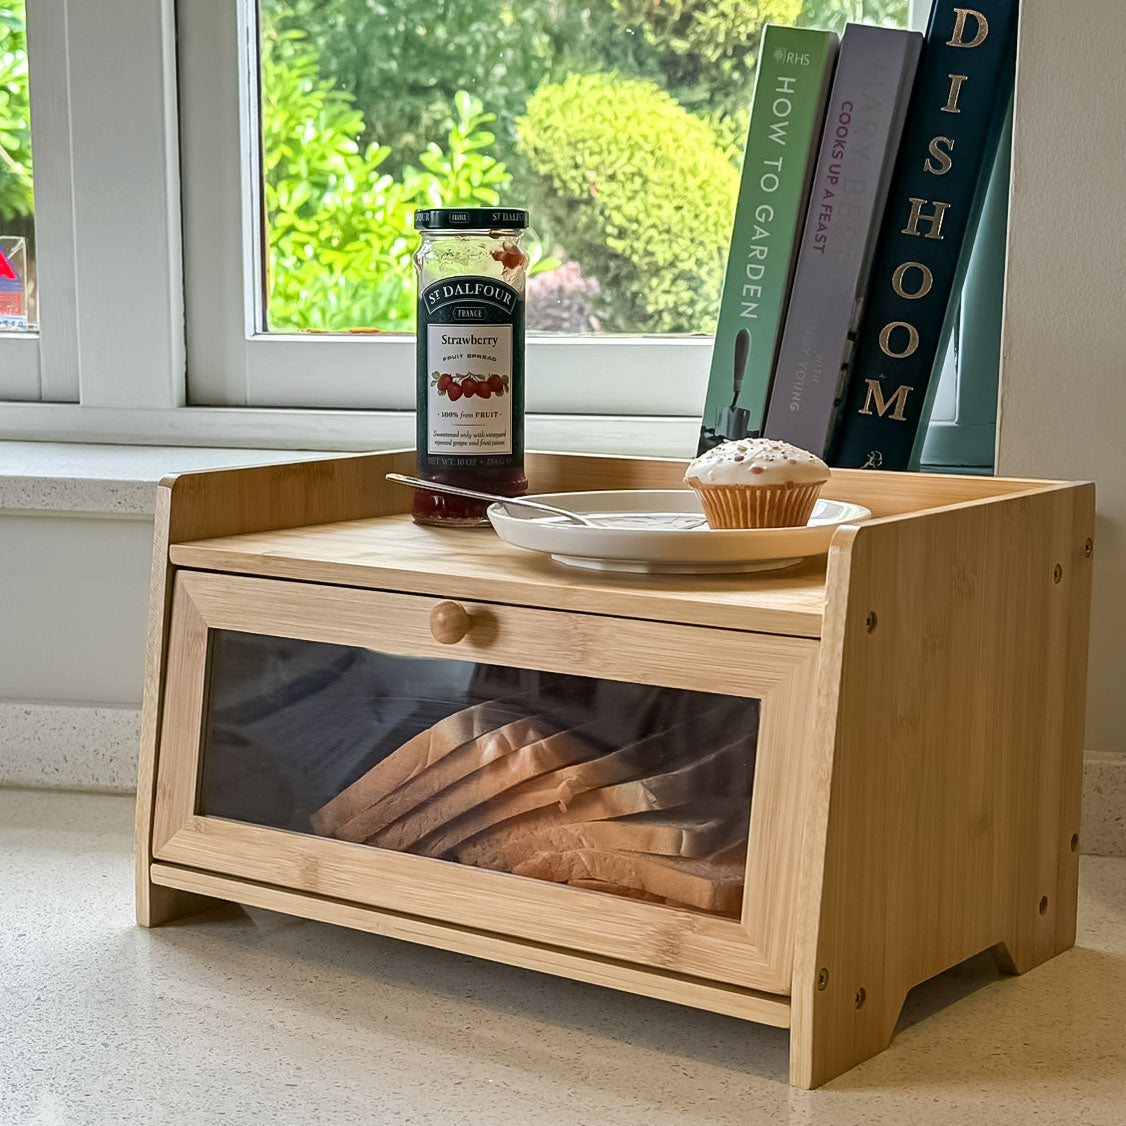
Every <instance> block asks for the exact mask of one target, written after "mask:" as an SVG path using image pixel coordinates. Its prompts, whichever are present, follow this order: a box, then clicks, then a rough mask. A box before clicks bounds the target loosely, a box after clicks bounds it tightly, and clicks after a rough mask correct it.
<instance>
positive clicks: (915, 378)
mask: <svg viewBox="0 0 1126 1126" xmlns="http://www.w3.org/2000/svg"><path fill="white" fill-rule="evenodd" d="M1017 2H1018V0H976V4H975V6H974V7H966V6H963V5H958V4H955V3H954V2H953V0H934V4H933V6H932V9H931V14H930V21H929V24H928V28H927V31H926V34H925V35H921V34H919V33H918V32H910V31H899V30H896V29H893V28H884V27H869V26H867V25H863V24H849V25H848V26H847V27H846V29H845V32H844V35H843V37H842V38H841V39H840V40H838V37H837V36H836V35H835V34H834V33H832V32H828V31H817V30H811V29H804V28H790V27H778V26H774V25H768V26H767V27H766V28H765V29H764V32H763V43H762V50H761V52H760V55H759V69H758V76H757V78H756V81H755V91H754V99H753V103H752V109H751V125H750V131H749V133H748V137H747V148H746V154H745V156H744V160H743V174H742V180H741V183H740V188H739V198H738V202H737V205H736V214H735V225H734V231H733V234H732V240H731V252H730V256H729V259H728V264H727V273H726V276H725V279H724V286H723V297H722V301H721V305H720V315H719V325H718V329H717V332H716V342H715V350H714V352H713V355H712V366H711V372H710V376H709V380H708V391H707V399H706V402H705V406H704V413H703V420H702V425H701V434H700V444H699V450H698V452H703V451H704V450H706V449H708V448H710V447H711V446H714V445H716V444H718V443H719V442H721V441H723V440H724V439H730V438H743V437H747V436H748V435H760V434H761V435H765V436H767V437H770V438H779V439H782V440H785V441H788V442H792V443H793V444H794V445H797V446H801V447H802V448H803V449H807V450H810V451H812V452H814V453H816V454H818V455H820V456H823V457H825V458H826V460H828V461H829V462H830V463H831V464H833V465H840V466H855V467H861V468H877V469H906V468H908V467H910V466H912V465H915V464H917V461H918V456H919V451H920V448H921V445H922V440H923V437H924V435H925V430H926V421H927V419H928V418H929V414H930V407H931V402H932V400H933V397H934V392H935V388H936V385H937V373H938V371H939V370H940V368H941V365H942V360H943V356H944V354H945V348H946V344H947V342H948V340H949V335H950V330H951V327H952V323H953V320H954V317H955V314H956V312H957V306H958V297H959V293H960V290H961V284H962V280H963V278H964V275H965V269H966V263H967V260H968V258H969V253H970V250H971V247H972V244H973V239H974V234H975V231H976V228H977V220H978V216H979V215H980V212H981V203H982V199H983V197H984V194H985V190H986V187H987V185H988V180H989V172H990V169H991V168H992V165H993V155H994V153H995V151H996V148H997V143H998V139H999V137H1000V133H1001V128H1002V124H1003V122H1004V119H1005V113H1006V109H1007V107H1008V103H1009V100H1010V98H1011V96H1012V87H1013V72H1014V64H1015V55H1016V20H1017Z"/></svg>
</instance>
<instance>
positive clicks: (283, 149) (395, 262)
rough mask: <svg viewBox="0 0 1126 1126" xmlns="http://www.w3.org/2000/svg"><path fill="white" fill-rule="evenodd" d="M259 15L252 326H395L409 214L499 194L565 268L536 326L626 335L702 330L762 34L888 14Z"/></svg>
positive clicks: (555, 0) (349, 9) (273, 8)
mask: <svg viewBox="0 0 1126 1126" xmlns="http://www.w3.org/2000/svg"><path fill="white" fill-rule="evenodd" d="M262 5H263V19H264V23H265V25H266V37H265V41H264V54H265V58H264V64H263V65H264V97H265V105H264V112H263V118H264V127H265V151H266V157H267V204H268V207H269V208H270V215H271V223H270V303H269V309H270V323H271V326H272V327H274V328H288V329H291V330H296V329H301V328H319V329H325V330H331V329H343V328H350V327H371V328H379V329H384V330H387V329H390V330H399V331H409V330H410V329H411V328H412V327H413V302H412V293H413V276H412V271H411V267H410V253H411V249H412V247H413V245H414V236H413V232H411V229H410V218H411V213H412V212H413V210H414V208H415V207H418V206H424V205H425V206H431V205H438V204H446V205H457V204H464V203H467V202H470V201H472V200H479V201H482V202H485V201H487V200H488V199H490V198H501V199H502V200H503V202H505V203H508V204H511V205H513V206H517V205H524V206H527V207H529V208H530V210H531V212H532V216H533V223H534V225H535V227H536V229H537V231H538V232H539V234H540V235H541V236H542V238H543V240H544V243H545V244H546V246H547V247H548V248H549V249H550V251H551V252H552V253H553V254H558V255H559V257H560V259H561V260H562V261H563V262H565V263H566V268H565V269H563V270H561V271H560V272H559V273H558V275H557V277H556V280H555V281H553V282H552V283H551V285H550V286H548V287H547V289H543V288H542V287H541V290H540V292H543V293H545V295H546V294H547V293H548V292H549V293H550V296H549V297H548V298H547V299H548V300H549V301H550V302H551V303H552V309H551V310H549V311H548V315H545V318H544V321H543V327H545V328H552V329H559V328H561V327H566V328H569V329H570V330H571V331H576V330H577V331H583V330H590V329H593V328H595V327H597V328H600V329H601V330H602V331H609V332H628V333H636V332H709V331H711V330H712V329H713V328H714V320H715V311H716V307H717V304H718V293H719V285H720V282H721V278H722V273H723V265H724V259H725V255H726V245H727V240H728V237H729V233H730V223H731V215H732V210H733V207H734V199H735V194H736V191H737V187H738V169H739V165H740V163H741V157H742V146H743V141H744V138H745V135H746V128H747V120H748V109H747V107H748V106H749V103H750V97H751V91H752V88H753V83H754V70H755V66H756V62H757V59H756V53H757V51H756V48H757V44H758V41H759V36H760V35H761V30H762V25H763V23H765V22H768V21H773V22H778V23H798V24H802V25H806V26H818V27H828V28H833V29H834V30H836V31H838V32H839V31H842V30H843V27H844V24H845V22H846V21H847V20H858V21H863V22H869V23H887V24H893V25H894V24H898V25H902V24H903V23H905V21H906V8H907V0H659V2H654V0H429V3H428V4H427V7H426V13H425V19H424V20H423V19H420V17H419V8H418V3H417V0H262ZM298 33H299V34H298ZM466 91H469V92H471V93H472V94H474V95H476V96H477V97H479V98H480V99H482V101H483V103H484V104H483V105H481V104H480V103H470V102H469V95H468V94H467V93H466ZM309 123H312V126H311V127H310V125H309ZM489 193H496V195H495V196H491V195H490V194H489ZM550 265H552V263H551V261H550V260H547V261H544V262H543V263H541V267H540V268H541V270H542V269H544V268H545V267H549V266H550ZM531 289H532V294H533V299H532V302H531V309H530V316H531V318H532V321H531V323H532V324H533V326H534V325H535V317H536V315H537V314H536V310H535V304H536V303H535V293H536V283H533V285H532V287H531ZM572 314H573V315H572Z"/></svg>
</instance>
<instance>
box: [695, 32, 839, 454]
mask: <svg viewBox="0 0 1126 1126" xmlns="http://www.w3.org/2000/svg"><path fill="white" fill-rule="evenodd" d="M837 42H838V40H837V37H836V35H834V34H833V32H831V31H813V30H810V29H807V28H798V27H779V26H777V25H775V24H767V25H766V27H764V28H763V33H762V46H761V49H760V51H759V63H758V74H757V75H756V77H755V92H754V97H753V98H752V101H751V126H750V129H749V130H748V132H747V148H746V152H745V154H744V156H743V174H742V178H741V180H740V182H739V200H738V203H737V204H736V207H735V225H734V228H733V230H732V233H731V251H730V253H729V255H728V259H727V273H726V275H725V276H724V281H723V296H722V297H721V299H720V305H719V324H718V326H717V328H716V335H715V348H714V349H713V351H712V366H711V372H710V374H709V376H708V391H707V397H706V399H705V400H704V415H703V419H702V421H701V426H700V445H699V449H698V450H697V452H698V453H703V452H704V450H707V449H710V448H711V447H712V446H715V445H718V444H719V443H720V442H722V441H723V440H724V439H727V438H746V437H747V436H748V435H758V434H761V433H762V426H763V418H764V416H765V414H766V401H767V398H768V396H769V394H770V379H771V375H772V373H773V370H774V359H775V355H776V354H777V351H778V344H779V341H780V339H781V336H782V322H783V318H784V316H785V313H786V301H787V299H788V297H789V293H790V283H791V282H792V280H793V273H794V262H795V261H796V259H797V247H798V241H799V238H800V235H801V228H802V220H803V218H804V217H805V208H806V203H807V200H808V196H809V185H810V181H811V179H812V177H813V167H814V164H815V162H816V158H817V150H818V147H819V143H820V140H821V125H822V121H823V119H824V116H825V104H826V101H827V100H828V95H829V80H830V79H831V78H832V75H833V64H834V62H835V61H836V57H837Z"/></svg>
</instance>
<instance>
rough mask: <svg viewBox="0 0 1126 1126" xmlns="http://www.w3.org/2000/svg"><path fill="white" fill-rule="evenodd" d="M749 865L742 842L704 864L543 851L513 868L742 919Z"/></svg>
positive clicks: (583, 851) (629, 855) (641, 855)
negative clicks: (599, 884) (598, 884)
mask: <svg viewBox="0 0 1126 1126" xmlns="http://www.w3.org/2000/svg"><path fill="white" fill-rule="evenodd" d="M746 863H747V850H746V845H745V844H739V845H735V846H732V847H731V848H727V849H724V850H723V851H721V852H718V853H716V854H714V855H713V856H709V857H705V858H702V859H699V860H686V859H681V858H676V859H674V858H672V857H667V856H649V855H646V854H645V853H639V852H610V851H606V850H602V849H576V850H574V851H571V852H556V853H539V854H538V855H536V856H532V857H529V858H528V859H527V860H525V861H523V862H522V863H521V864H518V865H517V866H516V867H515V868H513V869H512V870H513V872H514V873H515V874H516V875H518V876H529V877H531V878H533V879H537V880H553V881H555V882H557V883H569V882H572V881H575V880H598V881H601V882H602V883H605V884H612V885H617V886H619V887H624V888H632V889H634V890H637V891H641V892H645V893H646V894H648V895H656V896H660V897H661V898H663V899H666V900H668V899H673V900H677V901H678V902H680V903H683V904H685V905H687V906H689V907H695V908H697V909H698V910H700V911H708V912H710V913H712V914H717V915H728V916H731V917H733V918H738V916H739V911H740V908H741V907H742V903H743V879H744V873H745V869H746Z"/></svg>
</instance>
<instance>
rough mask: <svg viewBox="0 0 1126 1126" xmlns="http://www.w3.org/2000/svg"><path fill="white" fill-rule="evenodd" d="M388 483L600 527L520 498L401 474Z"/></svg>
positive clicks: (551, 506) (547, 505)
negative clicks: (483, 501) (535, 511)
mask: <svg viewBox="0 0 1126 1126" xmlns="http://www.w3.org/2000/svg"><path fill="white" fill-rule="evenodd" d="M387 480H388V481H394V482H395V484H396V485H410V486H411V488H414V489H426V490H428V491H429V492H432V493H451V494H452V495H453V496H456V497H469V498H470V499H471V500H487V501H492V502H493V503H495V504H499V505H502V506H504V507H507V506H508V505H510V504H515V505H519V506H520V507H521V508H534V509H536V510H537V511H539V512H546V513H548V514H550V515H551V516H563V517H565V518H566V519H568V520H571V521H573V522H574V523H576V524H582V525H583V526H584V527H587V528H597V527H599V526H600V525H599V524H597V523H596V522H595V521H594V520H590V519H588V518H587V517H586V516H580V515H579V514H578V513H577V512H568V511H567V509H565V508H556V507H555V506H554V505H550V504H540V502H539V501H536V500H522V499H521V498H520V497H502V496H496V495H494V494H493V493H482V492H479V491H478V490H477V489H463V488H461V486H460V485H443V484H440V483H439V482H437V481H424V480H423V479H422V478H421V477H407V476H406V475H405V474H403V473H388V474H387Z"/></svg>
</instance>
